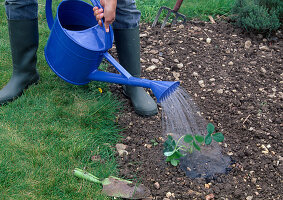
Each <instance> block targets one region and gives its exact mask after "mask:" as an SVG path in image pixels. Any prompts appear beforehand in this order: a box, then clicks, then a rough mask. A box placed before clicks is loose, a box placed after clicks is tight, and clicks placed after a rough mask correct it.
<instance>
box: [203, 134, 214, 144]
mask: <svg viewBox="0 0 283 200" xmlns="http://www.w3.org/2000/svg"><path fill="white" fill-rule="evenodd" d="M204 142H205V144H206V145H210V144H211V142H212V138H211V136H210V135H207V136H206V137H205V139H204Z"/></svg>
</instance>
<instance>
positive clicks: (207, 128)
mask: <svg viewBox="0 0 283 200" xmlns="http://www.w3.org/2000/svg"><path fill="white" fill-rule="evenodd" d="M206 130H207V133H208V134H209V135H211V134H212V133H213V132H214V130H215V127H214V125H213V124H212V123H208V124H207V126H206Z"/></svg>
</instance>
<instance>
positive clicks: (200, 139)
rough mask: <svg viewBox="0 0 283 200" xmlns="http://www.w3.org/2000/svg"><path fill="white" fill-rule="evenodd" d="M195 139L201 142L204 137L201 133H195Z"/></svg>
mask: <svg viewBox="0 0 283 200" xmlns="http://www.w3.org/2000/svg"><path fill="white" fill-rule="evenodd" d="M195 139H196V141H197V142H199V143H203V141H204V137H203V136H202V135H195Z"/></svg>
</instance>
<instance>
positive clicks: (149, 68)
mask: <svg viewBox="0 0 283 200" xmlns="http://www.w3.org/2000/svg"><path fill="white" fill-rule="evenodd" d="M156 68H157V66H156V65H151V66H150V67H148V68H146V69H145V70H146V71H148V72H152V71H153V70H155V69H156Z"/></svg>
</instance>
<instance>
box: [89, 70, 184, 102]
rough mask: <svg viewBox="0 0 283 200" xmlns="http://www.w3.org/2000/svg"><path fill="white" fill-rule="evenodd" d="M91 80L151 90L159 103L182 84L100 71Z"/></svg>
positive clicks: (92, 74) (95, 72)
mask: <svg viewBox="0 0 283 200" xmlns="http://www.w3.org/2000/svg"><path fill="white" fill-rule="evenodd" d="M88 78H89V80H93V81H102V82H107V83H116V84H122V85H131V86H137V87H144V88H150V89H151V90H152V92H153V94H154V96H155V97H156V99H157V103H160V102H161V101H162V100H164V99H166V98H167V97H168V96H170V95H171V94H172V93H173V92H174V91H175V90H176V89H177V88H178V87H179V84H180V82H177V81H176V82H173V81H154V80H148V79H142V78H136V77H133V76H129V77H126V76H124V75H123V74H114V73H109V72H104V71H100V70H98V69H97V70H95V71H93V72H92V73H91V74H90V75H89V76H88Z"/></svg>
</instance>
